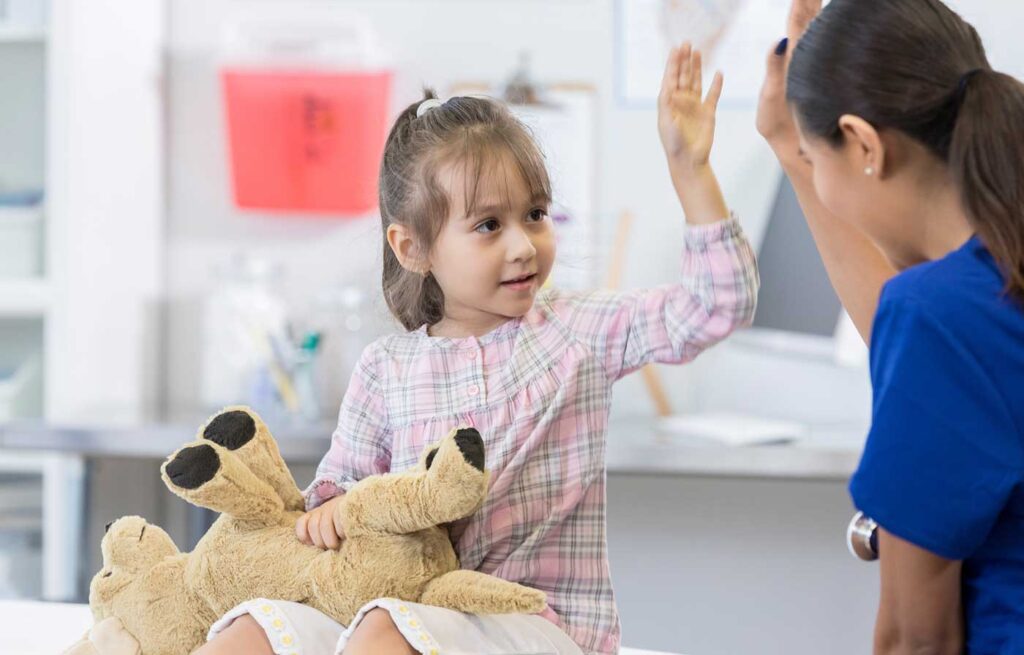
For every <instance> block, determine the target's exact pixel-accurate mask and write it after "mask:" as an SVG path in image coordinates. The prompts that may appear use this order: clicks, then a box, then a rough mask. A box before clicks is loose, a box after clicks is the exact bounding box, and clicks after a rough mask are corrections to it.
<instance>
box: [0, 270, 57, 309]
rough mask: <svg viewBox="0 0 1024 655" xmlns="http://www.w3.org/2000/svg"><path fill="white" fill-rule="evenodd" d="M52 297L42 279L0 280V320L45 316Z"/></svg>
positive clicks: (47, 285) (45, 282) (48, 285)
mask: <svg viewBox="0 0 1024 655" xmlns="http://www.w3.org/2000/svg"><path fill="white" fill-rule="evenodd" d="M51 301H52V295H51V293H50V283H49V281H48V280H46V279H43V278H28V279H3V278H0V319H5V318H35V317H43V316H45V315H46V313H47V311H48V310H49V308H50V303H51Z"/></svg>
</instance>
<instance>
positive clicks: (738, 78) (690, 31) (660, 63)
mask: <svg viewBox="0 0 1024 655" xmlns="http://www.w3.org/2000/svg"><path fill="white" fill-rule="evenodd" d="M788 12H789V0H616V1H615V17H614V21H615V68H616V70H615V91H616V97H617V99H618V102H619V104H620V105H622V106H624V107H627V108H637V109H649V108H653V107H654V105H655V102H656V100H657V96H658V89H659V88H660V86H661V77H662V73H663V71H664V69H665V58H666V57H667V56H668V52H669V49H670V48H671V47H672V46H673V45H678V44H681V43H684V42H686V41H689V42H690V43H692V44H693V45H694V46H695V47H697V48H699V49H700V50H701V51H702V52H703V53H704V55H705V56H704V66H705V72H706V73H708V74H709V75H710V73H711V72H713V71H715V70H721V71H722V73H723V74H724V75H725V88H724V90H723V93H722V101H721V103H720V106H721V107H722V108H723V109H752V108H754V107H755V106H756V104H757V96H758V92H759V91H760V88H761V82H762V80H763V78H764V59H765V55H766V53H767V52H768V50H769V48H771V46H772V44H774V43H777V42H778V40H779V39H780V38H782V37H783V36H785V28H786V16H787V15H788ZM706 79H710V77H708V78H706Z"/></svg>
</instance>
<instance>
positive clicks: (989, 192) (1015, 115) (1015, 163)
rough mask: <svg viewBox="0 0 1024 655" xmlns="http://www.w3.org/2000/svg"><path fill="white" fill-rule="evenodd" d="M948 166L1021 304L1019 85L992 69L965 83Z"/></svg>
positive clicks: (1023, 228)
mask: <svg viewBox="0 0 1024 655" xmlns="http://www.w3.org/2000/svg"><path fill="white" fill-rule="evenodd" d="M949 167H950V170H951V171H952V173H953V176H954V179H955V181H956V184H957V187H958V188H959V189H960V196H961V199H962V202H963V204H964V208H965V209H966V210H967V212H968V214H969V215H970V217H971V221H972V223H973V225H974V228H975V230H976V231H977V233H978V235H979V236H980V237H981V240H982V241H983V242H984V244H985V246H986V247H987V248H988V250H989V252H991V253H992V257H993V258H994V259H995V260H996V263H997V264H998V265H999V267H1000V268H1001V269H1002V272H1003V274H1004V275H1005V276H1006V291H1007V293H1008V295H1010V296H1011V297H1013V298H1014V299H1015V300H1017V301H1018V302H1024V84H1022V83H1021V82H1020V81H1018V80H1017V79H1015V78H1013V77H1011V76H1009V75H1005V74H1003V73H997V72H995V71H991V70H979V71H976V72H975V73H974V74H971V75H970V76H969V77H966V78H965V80H964V88H963V93H962V98H961V103H960V108H959V111H958V114H957V119H956V127H955V128H954V130H953V138H952V142H951V144H950V149H949Z"/></svg>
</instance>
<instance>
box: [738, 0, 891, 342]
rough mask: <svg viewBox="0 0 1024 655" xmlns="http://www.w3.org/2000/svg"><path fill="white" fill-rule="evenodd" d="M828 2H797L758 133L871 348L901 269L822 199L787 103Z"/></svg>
mask: <svg viewBox="0 0 1024 655" xmlns="http://www.w3.org/2000/svg"><path fill="white" fill-rule="evenodd" d="M821 5H822V0H793V4H792V7H791V8H790V13H789V24H788V27H787V30H786V33H787V37H786V41H784V42H782V43H780V44H779V46H778V47H777V48H775V49H773V50H772V52H770V53H769V54H768V72H767V74H766V75H765V81H764V86H763V87H762V88H761V98H760V102H759V104H758V108H757V129H758V131H759V132H760V133H761V135H762V136H763V137H764V138H765V140H767V141H768V144H769V145H770V146H771V148H772V150H773V151H774V152H775V156H776V157H778V159H779V163H781V164H782V169H783V170H784V171H785V172H786V175H787V176H788V177H789V180H790V182H791V183H792V184H793V189H794V190H795V191H796V195H797V198H798V199H799V201H800V207H801V209H802V210H803V212H804V215H805V216H806V217H807V224H808V226H809V227H810V229H811V234H812V235H813V236H814V242H815V244H816V245H817V247H818V251H819V252H820V253H821V258H822V261H823V262H824V264H825V270H826V271H827V272H828V276H829V280H830V281H831V282H832V286H833V287H834V288H835V290H836V294H837V295H838V296H839V299H840V300H841V301H842V303H843V307H845V308H846V311H847V313H848V314H849V315H850V318H851V319H853V323H854V325H856V326H857V331H858V332H860V334H861V337H863V339H864V341H865V342H866V343H870V341H871V324H872V322H873V321H874V318H875V311H876V310H877V309H878V298H879V296H880V294H881V290H882V285H884V284H885V282H886V281H888V280H889V278H891V277H892V276H893V275H895V274H896V270H895V268H893V266H892V264H890V263H889V261H888V260H887V259H886V258H885V256H884V255H883V254H882V252H881V251H880V250H879V249H878V247H877V246H875V244H874V243H873V242H871V241H870V240H869V239H868V238H867V236H865V235H864V233H863V232H861V231H860V230H858V229H857V228H855V227H853V226H852V225H849V224H848V223H844V222H843V221H841V220H839V219H837V218H836V217H835V216H834V215H833V214H832V213H831V212H830V211H829V210H828V209H826V208H825V206H824V205H822V204H821V201H820V200H818V196H817V193H816V192H815V190H814V181H813V178H812V176H811V167H810V165H809V164H808V163H807V162H805V161H804V160H803V158H802V157H801V156H800V144H799V138H798V136H797V131H796V124H795V123H794V122H793V115H792V112H791V111H790V108H789V106H788V105H787V104H786V69H787V66H788V65H789V58H790V56H791V54H792V52H793V50H794V48H795V47H796V42H797V40H798V39H799V38H800V36H801V35H802V34H803V33H804V31H805V30H806V29H807V26H808V25H809V24H810V22H811V21H812V20H813V19H814V17H815V16H817V15H818V12H820V11H821Z"/></svg>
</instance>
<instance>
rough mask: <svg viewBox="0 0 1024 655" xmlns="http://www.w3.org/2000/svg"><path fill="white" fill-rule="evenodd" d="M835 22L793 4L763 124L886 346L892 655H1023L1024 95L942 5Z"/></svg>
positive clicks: (842, 287) (872, 8) (869, 334)
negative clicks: (994, 66)
mask: <svg viewBox="0 0 1024 655" xmlns="http://www.w3.org/2000/svg"><path fill="white" fill-rule="evenodd" d="M821 7H822V2H821V0H794V3H793V12H792V15H791V20H790V29H789V43H788V44H787V43H782V44H780V46H779V49H778V51H777V54H773V55H771V56H770V57H769V62H770V64H769V75H768V78H767V80H766V82H765V87H764V92H763V94H762V103H761V109H760V112H759V117H758V120H759V128H760V129H761V131H762V133H763V134H764V135H765V137H766V138H767V139H768V141H769V143H770V144H771V145H772V147H773V149H774V150H775V152H776V154H777V155H778V157H779V160H780V161H781V162H782V165H783V167H784V168H785V169H786V172H787V174H788V175H789V176H790V179H791V180H792V181H793V186H794V188H795V189H796V190H797V193H798V194H799V196H800V202H801V205H802V206H803V208H804V212H805V214H806V215H807V219H808V222H809V224H810V226H811V229H812V231H813V232H814V234H815V239H816V241H817V243H818V247H819V249H820V250H821V253H822V257H823V259H824V261H825V264H826V267H827V269H828V272H829V275H830V277H831V279H832V282H833V284H834V286H835V287H836V290H837V292H838V293H839V295H840V297H841V298H842V299H843V304H844V305H846V308H847V309H848V310H849V312H850V316H851V317H852V318H853V319H854V321H855V322H856V323H857V325H858V327H859V328H860V330H861V333H862V334H863V335H864V337H865V340H867V341H870V344H871V381H872V386H873V390H874V407H873V412H872V421H871V423H872V424H871V431H870V433H869V435H868V439H867V444H866V446H865V449H864V455H863V458H862V459H861V462H860V466H859V467H858V470H857V472H856V473H855V474H854V476H853V479H852V481H851V484H850V492H851V495H852V496H853V501H854V504H855V505H856V506H857V507H858V508H860V509H861V510H863V511H864V512H865V513H867V514H868V515H869V516H872V517H873V518H874V519H875V520H877V521H878V523H879V525H880V529H879V539H878V542H879V559H880V572H881V599H880V603H879V608H878V619H877V623H876V627H875V652H876V653H883V654H884V653H910V652H915V653H1005V654H1009V653H1021V652H1024V348H1022V344H1024V84H1021V82H1020V81H1019V80H1016V79H1014V78H1013V77H1011V76H1009V75H1006V74H1004V73H1000V72H998V71H995V70H993V69H992V67H991V66H990V65H989V62H988V58H987V56H986V54H985V48H984V47H983V45H982V42H981V39H980V38H979V37H978V34H977V32H976V31H975V30H974V28H973V27H971V26H970V25H969V24H967V23H966V22H965V21H964V20H963V19H962V18H960V17H959V16H958V15H956V14H955V13H954V12H953V11H952V10H950V9H949V8H948V7H946V6H945V5H944V4H942V3H941V2H939V0H899V2H893V1H892V0H832V2H830V3H829V4H828V5H827V6H826V7H825V8H824V10H822V9H821ZM819 11H820V15H819ZM816 15H817V17H816V18H815V16H816ZM812 19H813V21H812ZM805 29H806V32H805V31H804V30H805ZM797 39H799V43H797ZM794 45H795V47H794ZM787 46H788V47H787ZM787 54H790V55H791V61H789V60H790V57H788V56H787ZM787 61H789V66H788V74H787V72H786V68H787V66H786V63H787ZM787 101H788V102H787Z"/></svg>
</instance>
